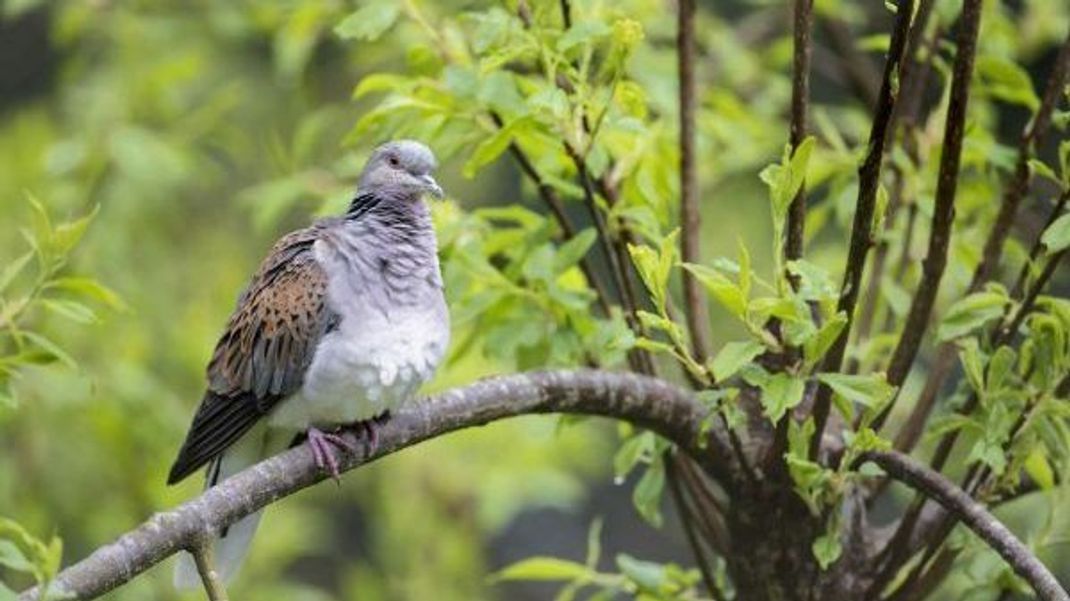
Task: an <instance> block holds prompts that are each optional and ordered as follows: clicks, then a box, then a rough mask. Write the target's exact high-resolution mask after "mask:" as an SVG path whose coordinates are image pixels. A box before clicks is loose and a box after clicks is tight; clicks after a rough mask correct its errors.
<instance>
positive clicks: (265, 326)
mask: <svg viewBox="0 0 1070 601" xmlns="http://www.w3.org/2000/svg"><path fill="white" fill-rule="evenodd" d="M318 232H319V228H318V227H316V226H314V227H312V228H308V229H305V230H299V231H297V232H294V233H292V234H289V235H288V236H286V237H284V238H283V239H282V240H279V242H278V243H276V244H275V247H274V248H272V251H271V254H270V255H268V258H267V259H266V260H265V261H264V263H263V264H262V265H261V266H260V269H259V271H257V273H256V275H255V276H254V277H253V280H252V282H251V283H250V284H249V288H248V289H247V290H246V291H245V292H244V293H243V294H242V296H241V298H240V299H239V300H238V307H237V308H236V309H235V311H234V314H233V315H231V317H230V321H229V322H228V323H227V329H226V332H225V333H224V334H223V336H222V337H221V338H220V340H219V343H218V344H217V345H216V348H215V353H214V354H213V355H212V360H211V362H210V363H209V364H208V390H207V391H206V392H205V395H204V399H203V400H202V401H201V405H200V407H199V408H198V409H197V413H196V414H195V415H194V417H193V424H192V425H191V426H190V430H189V433H188V434H187V435H186V441H185V442H184V443H183V444H182V449H181V450H180V451H179V453H178V458H177V459H175V463H174V465H173V466H171V473H170V475H169V476H168V478H167V482H168V484H173V483H175V482H178V481H180V480H182V479H183V478H185V477H186V476H188V475H189V474H191V473H193V472H194V471H196V470H197V469H199V468H200V467H201V466H203V465H205V464H206V463H208V462H209V461H211V460H212V459H213V458H215V457H217V456H218V455H219V454H220V453H222V452H223V451H224V450H225V449H226V448H227V447H228V446H230V445H231V444H233V443H234V442H235V441H237V440H238V439H239V438H241V436H242V435H243V434H245V433H246V432H247V431H248V430H249V428H251V427H252V426H253V424H255V423H256V421H257V420H258V419H260V418H261V417H263V416H264V415H265V414H267V412H268V411H269V410H270V409H271V408H272V407H273V406H274V405H275V403H277V402H278V401H279V400H280V399H283V398H285V397H286V396H289V395H290V394H293V393H294V392H296V391H297V390H298V389H299V388H300V387H301V383H302V382H303V380H304V375H305V371H306V370H307V369H308V366H309V364H310V363H311V362H312V356H313V354H314V353H315V350H316V346H317V345H318V343H319V340H320V338H321V337H322V336H323V335H324V334H325V333H326V332H327V331H329V330H330V329H331V328H333V327H334V324H335V323H336V321H337V316H336V315H335V314H334V313H333V312H332V311H331V310H330V309H328V308H327V306H326V294H327V276H326V274H325V273H324V272H323V269H322V268H321V267H320V265H319V263H317V262H316V260H315V258H314V256H313V251H312V245H313V244H314V243H315V241H316V239H317V234H318Z"/></svg>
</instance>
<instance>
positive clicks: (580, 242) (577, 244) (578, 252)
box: [554, 228, 598, 273]
mask: <svg viewBox="0 0 1070 601" xmlns="http://www.w3.org/2000/svg"><path fill="white" fill-rule="evenodd" d="M597 239H598V234H597V233H596V232H595V231H594V229H592V228H586V229H584V230H583V231H582V232H580V233H578V234H576V235H575V236H573V237H572V238H571V239H569V240H568V241H567V242H565V243H564V244H562V245H561V246H559V247H558V248H557V254H556V255H554V271H556V272H557V273H561V272H562V271H564V270H565V269H568V268H569V267H572V266H573V265H575V264H576V263H579V262H580V260H582V259H583V257H585V256H586V255H587V251H588V250H590V249H591V245H593V244H594V242H595V240H597Z"/></svg>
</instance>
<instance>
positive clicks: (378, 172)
mask: <svg viewBox="0 0 1070 601" xmlns="http://www.w3.org/2000/svg"><path fill="white" fill-rule="evenodd" d="M437 166H438V163H437V161H435V155H434V153H432V152H431V149H430V148H428V147H427V146H425V145H423V144H422V143H420V142H417V141H415V140H395V141H393V142H387V143H385V144H382V145H380V146H379V147H378V148H376V149H375V151H374V152H373V153H372V156H371V158H370V159H368V164H367V165H365V166H364V171H363V172H361V174H360V182H359V184H358V185H359V187H360V193H361V194H371V195H374V196H378V197H380V198H392V199H398V200H402V199H404V200H410V199H411V200H419V199H420V197H421V196H423V195H424V194H430V195H431V196H434V197H435V198H441V197H442V188H440V187H439V185H438V182H436V181H435V178H434V176H433V175H432V172H434V170H435V168H436V167H437Z"/></svg>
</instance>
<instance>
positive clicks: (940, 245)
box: [873, 0, 981, 430]
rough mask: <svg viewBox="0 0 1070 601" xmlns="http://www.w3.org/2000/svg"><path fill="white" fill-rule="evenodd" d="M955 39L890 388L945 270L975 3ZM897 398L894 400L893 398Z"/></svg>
mask: <svg viewBox="0 0 1070 601" xmlns="http://www.w3.org/2000/svg"><path fill="white" fill-rule="evenodd" d="M959 21H960V23H959V35H958V40H957V44H956V47H957V49H958V50H957V51H956V53H955V65H954V68H953V71H952V77H951V93H950V98H949V100H948V107H947V121H946V124H945V126H944V144H943V151H942V152H941V154H940V170H939V174H938V177H937V182H936V199H935V202H934V206H933V217H932V225H931V226H930V229H929V231H930V233H929V251H928V254H927V255H926V257H925V260H924V261H923V263H922V278H921V281H920V282H919V283H918V288H917V290H916V291H915V293H914V299H913V301H912V302H911V303H910V311H909V312H908V313H907V318H906V323H905V325H904V326H903V331H902V333H901V334H900V338H899V343H898V344H897V345H896V347H895V351H894V352H893V353H892V359H891V362H890V363H889V365H888V376H887V379H888V383H889V384H891V385H892V386H895V387H896V388H898V387H900V386H902V384H903V381H904V380H906V377H907V374H909V373H910V367H911V366H912V365H913V364H914V358H915V357H916V356H917V354H918V349H919V348H920V347H921V341H922V338H923V337H924V335H925V331H926V329H927V326H928V324H929V317H930V316H931V315H932V310H933V305H934V304H935V303H936V293H937V291H938V290H939V289H940V280H941V279H942V278H943V275H944V269H945V267H946V266H947V251H948V247H949V246H950V243H951V226H952V224H953V223H954V221H955V192H956V189H957V187H958V177H959V165H960V161H961V158H962V138H963V135H964V133H965V129H966V111H967V108H968V104H969V96H970V80H971V78H972V77H973V63H974V57H975V55H976V53H977V35H978V33H979V32H980V29H981V0H966V1H965V3H964V4H963V7H962V16H961V17H960V18H959ZM897 396H898V395H897ZM894 405H895V402H894V400H893V402H892V403H889V404H888V406H887V407H886V408H885V409H884V410H883V411H882V412H881V414H880V415H879V416H878V417H877V419H876V420H874V422H873V428H874V429H875V430H879V429H880V427H881V425H882V424H883V423H884V420H885V419H886V418H887V417H888V414H889V413H890V412H891V410H892V408H893V407H894Z"/></svg>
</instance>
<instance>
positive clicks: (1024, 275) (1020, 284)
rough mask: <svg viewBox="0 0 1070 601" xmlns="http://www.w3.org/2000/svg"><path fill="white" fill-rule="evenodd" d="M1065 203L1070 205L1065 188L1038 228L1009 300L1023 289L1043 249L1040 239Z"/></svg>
mask: <svg viewBox="0 0 1070 601" xmlns="http://www.w3.org/2000/svg"><path fill="white" fill-rule="evenodd" d="M1067 203H1070V188H1067V189H1066V190H1064V191H1063V193H1062V194H1061V195H1060V196H1059V199H1058V200H1057V201H1055V206H1054V207H1052V209H1051V212H1050V213H1048V218H1047V219H1046V220H1045V221H1044V226H1043V227H1042V228H1040V232H1039V233H1038V234H1037V237H1036V240H1034V241H1033V246H1032V247H1030V248H1029V258H1028V259H1026V261H1025V263H1024V264H1022V269H1021V270H1020V271H1019V272H1018V278H1017V279H1016V280H1015V281H1014V287H1013V288H1011V298H1017V297H1018V296H1019V295H1020V294H1021V293H1022V290H1023V289H1024V288H1025V282H1026V280H1027V279H1028V278H1029V271H1030V268H1031V267H1032V266H1033V262H1034V261H1036V259H1037V257H1038V256H1040V252H1041V251H1042V250H1043V249H1044V245H1043V243H1041V238H1042V236H1043V234H1044V232H1045V231H1046V230H1047V229H1048V228H1049V227H1051V224H1053V223H1055V220H1056V219H1058V218H1059V216H1060V215H1062V214H1063V210H1064V209H1065V208H1066V205H1067Z"/></svg>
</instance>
